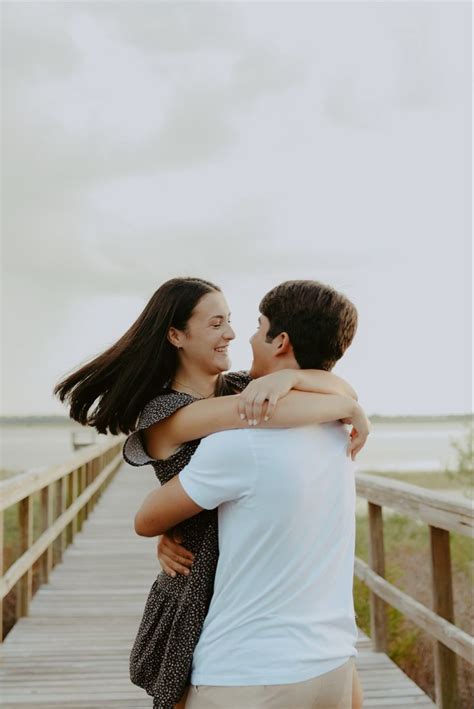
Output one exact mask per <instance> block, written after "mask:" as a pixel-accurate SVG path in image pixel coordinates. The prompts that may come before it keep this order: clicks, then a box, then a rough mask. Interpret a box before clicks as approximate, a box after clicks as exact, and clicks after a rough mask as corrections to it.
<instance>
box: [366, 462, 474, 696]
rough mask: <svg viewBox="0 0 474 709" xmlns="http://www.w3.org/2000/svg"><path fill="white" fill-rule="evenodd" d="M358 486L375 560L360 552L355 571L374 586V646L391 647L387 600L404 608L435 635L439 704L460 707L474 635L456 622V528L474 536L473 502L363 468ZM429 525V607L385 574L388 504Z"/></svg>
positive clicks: (382, 649) (383, 649)
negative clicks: (462, 672) (460, 662)
mask: <svg viewBox="0 0 474 709" xmlns="http://www.w3.org/2000/svg"><path fill="white" fill-rule="evenodd" d="M356 490H357V495H358V496H359V497H363V498H365V499H366V500H367V501H368V522H369V564H366V563H365V562H364V561H362V559H359V558H356V561H355V574H356V576H357V577H358V578H359V579H361V580H362V581H363V582H364V583H365V584H366V585H367V586H368V587H369V589H370V623H371V635H372V640H373V643H374V648H375V650H376V651H379V652H387V617H386V605H385V604H386V603H388V604H389V605H390V606H392V607H393V608H396V609H397V610H399V611H400V612H401V613H402V614H403V615H405V616H406V617H407V618H409V619H410V620H411V621H413V623H415V624H416V625H417V626H418V627H420V628H422V629H423V630H425V631H426V632H427V633H428V634H429V635H430V636H431V637H432V638H433V639H434V641H435V648H434V649H435V691H436V704H437V706H438V707H441V709H457V708H458V707H459V702H458V686H457V673H456V657H457V656H458V655H459V656H460V657H462V658H464V659H465V660H467V661H468V662H470V663H474V639H473V638H472V637H471V636H470V635H469V634H468V633H466V632H464V631H463V630H461V629H460V628H458V627H456V625H454V604H453V583H452V572H451V555H450V543H449V541H450V537H449V535H450V532H456V533H457V534H463V535H467V536H471V537H472V536H473V530H474V524H473V523H474V520H473V517H474V515H473V509H472V505H471V504H470V503H469V502H467V501H466V502H464V501H459V502H457V501H456V502H453V501H450V500H447V499H446V498H445V497H444V496H443V495H440V494H439V493H436V492H432V491H431V490H426V489H424V488H420V487H418V486H416V485H409V484H406V483H402V482H398V481H396V480H387V479H386V478H382V477H380V476H376V475H366V474H363V473H358V474H357V476H356ZM384 506H386V507H389V508H391V509H392V510H395V511H397V512H399V513H400V514H402V515H406V516H407V517H411V518H413V519H416V520H419V521H421V522H424V523H425V524H427V525H428V526H429V532H430V546H431V561H430V568H431V589H432V606H433V608H432V609H430V608H427V607H426V606H424V605H423V604H422V603H419V602H418V601H416V600H415V599H414V598H411V596H409V595H408V594H406V593H404V592H403V591H401V590H400V589H399V588H397V587H396V586H394V585H393V584H391V583H389V582H388V581H387V580H386V579H385V578H384V576H385V552H384V539H383V518H382V507H384Z"/></svg>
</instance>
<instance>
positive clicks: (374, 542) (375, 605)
mask: <svg viewBox="0 0 474 709" xmlns="http://www.w3.org/2000/svg"><path fill="white" fill-rule="evenodd" d="M368 518H369V564H370V568H371V569H372V571H375V573H376V574H378V575H379V576H382V577H385V550H384V542H383V517H382V508H381V507H380V505H374V504H373V503H372V502H369V503H368ZM370 634H371V637H372V640H373V643H374V649H375V651H376V652H387V609H386V607H385V603H384V601H383V600H382V599H381V598H379V597H378V596H377V594H376V593H374V592H373V591H370Z"/></svg>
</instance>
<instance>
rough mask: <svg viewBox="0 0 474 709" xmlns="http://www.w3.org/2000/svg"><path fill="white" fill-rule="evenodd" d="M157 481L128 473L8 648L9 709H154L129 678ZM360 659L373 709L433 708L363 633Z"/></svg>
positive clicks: (151, 561)
mask: <svg viewBox="0 0 474 709" xmlns="http://www.w3.org/2000/svg"><path fill="white" fill-rule="evenodd" d="M155 486H156V481H155V479H154V476H153V474H152V472H151V471H150V470H149V469H148V470H147V469H146V468H143V469H137V468H131V467H129V466H126V465H123V466H122V467H121V468H120V470H119V472H118V473H117V476H116V477H114V479H113V482H112V483H111V484H110V485H109V486H108V488H107V490H106V492H105V494H104V495H103V496H102V498H101V500H100V502H99V504H98V506H97V507H96V508H95V510H94V512H93V513H92V514H91V515H90V516H89V519H88V520H87V522H86V523H85V525H84V528H83V531H82V532H81V533H79V534H77V536H76V538H75V540H74V544H73V545H71V546H70V547H68V549H67V550H66V552H65V554H64V562H63V564H61V565H59V566H57V567H56V568H55V569H54V570H53V572H52V574H51V578H50V583H49V585H48V586H43V587H41V588H40V589H39V591H38V593H37V594H36V595H35V597H34V599H33V601H32V604H31V614H30V617H29V618H25V619H23V620H22V622H21V623H20V624H18V625H17V626H15V627H14V628H13V630H12V631H11V632H10V633H9V635H8V636H7V638H6V640H5V643H4V645H3V651H1V652H2V654H3V669H0V672H3V673H4V677H0V682H1V683H2V709H26V707H30V708H31V707H35V708H36V709H97V707H99V706H100V707H107V708H109V707H110V708H111V709H112V707H113V708H114V709H120V708H121V707H123V709H130V707H133V708H134V709H145V707H147V708H149V707H150V706H151V703H152V700H151V698H150V697H149V696H147V695H146V693H145V692H144V691H142V690H141V689H139V688H138V687H135V686H134V685H132V684H131V683H130V681H129V679H128V659H129V653H130V649H131V647H132V644H133V640H134V638H135V635H136V632H137V629H138V625H139V623H140V619H141V617H142V612H143V608H144V605H145V601H146V598H147V595H148V592H149V589H150V587H151V585H152V583H153V581H154V580H155V578H156V574H157V572H158V571H159V566H158V562H157V559H156V539H145V538H141V537H138V536H137V535H136V534H135V533H134V530H133V517H134V514H135V511H136V510H137V509H138V507H139V505H140V503H141V502H142V500H143V498H144V497H145V496H146V495H147V494H148V492H150V491H151V490H152V489H154V488H155ZM357 648H358V651H359V655H358V656H357V658H356V663H357V668H358V671H359V674H360V678H361V683H362V686H363V690H364V695H365V702H364V708H365V707H367V708H368V709H391V708H392V707H400V709H401V707H402V706H406V707H407V709H409V708H411V709H433V707H434V705H433V703H432V702H431V700H430V699H429V697H427V696H426V695H425V694H424V693H423V691H422V690H421V689H420V688H419V687H417V686H416V685H415V684H414V682H412V681H411V680H410V679H409V678H408V677H407V676H406V675H404V674H403V672H401V670H399V669H398V668H397V666H396V665H395V664H394V663H393V662H392V661H391V660H390V659H389V658H388V657H387V656H386V655H383V654H382V653H374V652H373V651H372V644H371V642H370V640H369V639H368V638H367V637H366V636H364V635H363V634H362V633H361V634H360V637H359V642H358V643H357Z"/></svg>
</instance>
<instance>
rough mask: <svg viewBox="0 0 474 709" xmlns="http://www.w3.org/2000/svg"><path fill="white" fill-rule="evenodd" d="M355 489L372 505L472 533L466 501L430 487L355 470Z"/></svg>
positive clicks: (473, 517) (473, 518)
mask: <svg viewBox="0 0 474 709" xmlns="http://www.w3.org/2000/svg"><path fill="white" fill-rule="evenodd" d="M356 490H357V495H359V497H364V498H365V499H366V500H368V501H369V502H372V503H373V504H375V505H380V506H382V507H390V508H391V509H393V510H396V511H397V512H401V513H402V514H404V515H406V516H407V517H411V518H413V519H416V520H421V521H422V522H426V524H431V525H433V526H435V527H439V528H440V529H446V530H448V531H449V532H457V533H458V534H463V535H466V536H470V537H474V514H473V510H472V505H470V504H469V502H467V501H466V502H461V501H453V500H448V499H446V497H445V496H444V495H442V494H440V493H438V492H434V491H433V490H426V489H424V488H421V487H418V486H417V485H410V484H409V483H402V482H400V481H398V480H391V479H390V480H387V479H386V478H384V477H381V476H378V475H367V474H365V473H357V474H356Z"/></svg>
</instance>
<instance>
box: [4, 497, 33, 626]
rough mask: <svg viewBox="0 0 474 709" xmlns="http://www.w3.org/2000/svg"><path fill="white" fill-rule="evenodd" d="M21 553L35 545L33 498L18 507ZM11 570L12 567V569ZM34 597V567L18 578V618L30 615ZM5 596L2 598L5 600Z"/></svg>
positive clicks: (25, 500)
mask: <svg viewBox="0 0 474 709" xmlns="http://www.w3.org/2000/svg"><path fill="white" fill-rule="evenodd" d="M18 521H19V539H20V553H23V554H27V553H28V550H29V549H30V547H31V545H32V544H33V497H32V495H30V496H29V497H27V498H26V499H24V500H21V502H20V503H19V507H18ZM10 568H11V567H10ZM32 595H33V565H32V564H31V565H29V566H28V567H27V568H26V569H25V570H24V572H23V574H22V575H21V576H19V577H18V585H17V590H16V617H17V618H21V617H22V616H25V615H28V613H29V609H30V602H31V598H32ZM3 597H4V596H2V598H3Z"/></svg>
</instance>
